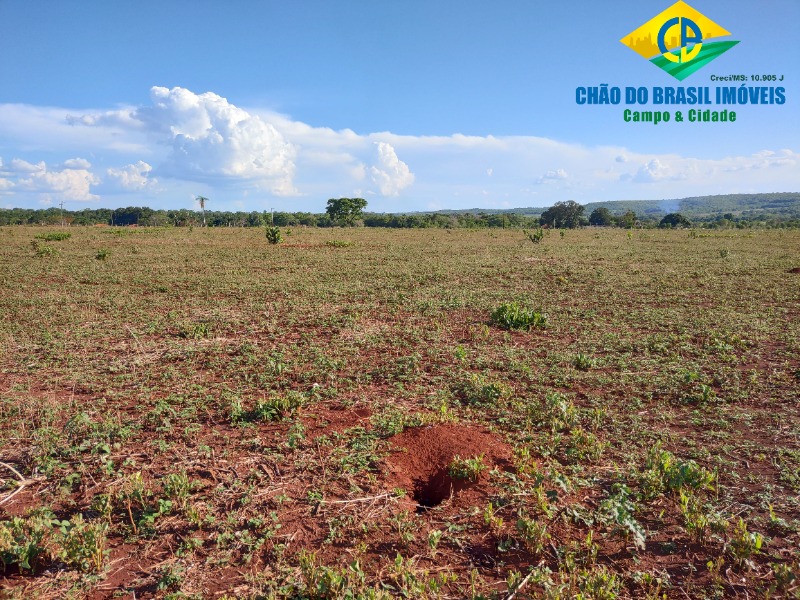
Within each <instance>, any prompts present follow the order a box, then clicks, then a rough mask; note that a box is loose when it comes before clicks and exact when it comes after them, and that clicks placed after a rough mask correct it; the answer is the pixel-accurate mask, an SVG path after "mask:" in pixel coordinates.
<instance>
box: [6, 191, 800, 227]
mask: <svg viewBox="0 0 800 600" xmlns="http://www.w3.org/2000/svg"><path fill="white" fill-rule="evenodd" d="M338 200H356V201H357V200H360V199H358V198H354V199H338ZM330 202H331V201H329V206H328V208H329V210H327V211H326V212H325V213H310V212H285V211H278V212H274V213H272V212H270V211H263V212H259V211H251V212H244V211H238V212H230V211H209V210H206V211H205V220H206V224H207V226H208V227H261V226H263V225H270V224H273V223H274V225H276V226H278V227H298V226H306V227H336V226H363V227H386V228H394V229H412V228H414V229H416V228H438V229H484V228H509V229H531V228H535V227H537V226H543V227H546V228H557V229H570V228H574V227H585V226H598V227H624V228H631V227H643V228H655V227H689V226H692V227H703V228H747V227H782V228H783V227H800V218H798V217H796V216H788V215H776V214H774V213H772V212H767V211H764V210H759V209H752V210H743V211H741V212H740V213H739V214H734V213H733V212H726V213H723V214H713V215H701V216H697V215H690V216H689V217H686V216H684V215H683V214H682V213H671V214H670V215H666V216H664V214H663V213H661V214H655V215H654V214H645V213H636V212H634V211H633V210H626V211H625V212H624V213H622V214H614V213H612V211H610V210H609V209H608V208H606V207H600V208H595V209H594V210H593V211H592V212H591V214H590V215H589V216H588V217H587V216H586V215H585V214H584V211H585V207H584V206H583V205H581V204H578V203H577V202H574V201H572V200H569V201H566V202H557V203H556V204H554V205H553V206H551V207H550V208H548V209H546V210H544V211H543V212H542V213H541V214H540V215H536V214H521V213H518V212H511V211H509V212H491V213H487V212H456V211H446V212H444V213H435V212H434V213H409V214H387V213H364V212H363V208H364V207H365V206H366V202H365V201H363V200H362V202H363V204H362V203H361V202H355V203H348V202H344V203H338V204H337V203H336V201H334V203H333V204H331V203H330ZM673 215H677V216H673ZM667 217H668V218H667ZM665 219H666V221H665ZM682 219H683V220H682ZM62 223H63V224H64V225H83V226H87V225H113V226H138V227H189V226H200V225H202V223H203V211H194V210H188V209H180V210H156V209H151V208H147V207H137V206H129V207H125V208H117V209H108V208H85V209H82V210H77V211H70V210H64V211H62V210H60V209H59V208H54V207H51V208H46V209H31V208H8V209H3V208H0V226H2V225H61V224H62Z"/></svg>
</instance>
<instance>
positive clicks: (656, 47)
mask: <svg viewBox="0 0 800 600" xmlns="http://www.w3.org/2000/svg"><path fill="white" fill-rule="evenodd" d="M730 34H731V33H730V31H727V30H725V29H724V28H722V27H720V26H719V25H717V24H716V23H714V21H712V20H711V19H709V18H708V17H706V16H705V15H703V14H702V13H700V12H699V11H697V10H695V9H694V8H692V7H691V6H689V5H688V4H686V2H683V0H680V1H679V2H676V3H675V4H673V5H672V6H670V7H669V8H668V9H667V10H665V11H664V12H662V13H661V14H659V15H658V16H656V17H653V18H652V19H650V20H649V21H648V22H647V23H645V24H644V25H642V26H641V27H639V28H638V29H634V30H633V31H631V32H630V33H629V34H628V35H626V36H625V37H624V38H622V39H621V40H620V42H622V43H623V44H625V45H626V46H627V47H628V48H630V49H631V50H633V51H634V52H636V53H637V54H640V55H641V56H643V57H644V58H646V59H647V60H649V61H650V62H651V63H653V64H654V65H655V66H657V67H659V68H660V69H663V70H664V71H666V72H667V73H669V74H670V75H672V76H673V77H675V78H676V79H678V80H680V81H683V80H684V79H686V78H687V77H689V75H691V74H692V73H694V72H695V71H697V70H698V69H700V68H701V67H704V66H705V65H707V64H708V63H710V62H711V61H712V60H714V59H715V58H717V57H718V56H720V55H721V54H723V53H724V52H727V51H728V50H730V49H731V48H733V47H734V46H735V45H736V44H738V43H739V42H738V41H733V40H728V41H719V40H717V39H716V38H721V37H725V36H729V35H730ZM711 40H713V41H711Z"/></svg>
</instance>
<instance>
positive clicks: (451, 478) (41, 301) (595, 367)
mask: <svg viewBox="0 0 800 600" xmlns="http://www.w3.org/2000/svg"><path fill="white" fill-rule="evenodd" d="M48 231H55V230H50V229H42V228H27V227H25V228H23V227H11V228H9V227H5V228H0V317H1V318H0V463H2V464H0V558H1V559H2V561H1V562H0V590H2V589H4V588H5V592H2V591H0V595H2V594H3V593H5V594H6V595H7V596H9V597H19V598H30V597H37V598H56V597H74V598H83V597H88V598H137V599H141V598H150V597H158V598H165V597H169V598H218V597H224V596H225V595H227V597H228V598H234V597H236V598H249V597H253V598H273V597H275V598H339V597H347V598H373V597H374V598H379V597H391V596H402V597H407V598H425V597H430V598H510V597H512V595H513V597H515V598H518V599H521V598H528V597H533V598H574V597H577V596H578V595H582V596H581V597H583V598H661V597H662V596H663V595H666V596H667V597H669V598H687V597H688V598H723V597H725V598H757V597H759V598H761V597H767V596H770V597H775V598H797V597H800V581H798V579H797V577H800V572H799V571H800V565H799V564H798V561H800V406H799V402H798V388H800V326H799V325H798V323H800V252H798V249H800V231H797V230H787V231H774V230H771V231H761V230H758V231H746V230H742V231H720V232H714V233H700V232H697V233H695V232H692V233H689V232H687V231H685V230H684V231H671V230H647V231H632V232H629V231H625V230H621V229H602V230H598V229H583V230H574V231H573V230H570V231H566V232H565V234H564V235H560V234H559V233H558V232H552V233H550V234H549V235H547V236H545V238H544V240H543V241H542V242H541V244H538V245H534V244H532V243H531V242H530V241H529V240H527V239H526V238H525V236H524V235H523V234H522V233H521V232H520V231H511V230H490V231H487V230H478V231H469V230H455V231H447V230H435V231H430V230H403V231H395V230H376V229H370V230H364V229H352V230H343V229H294V230H293V231H292V232H291V234H290V235H285V236H284V239H285V242H284V243H283V244H281V245H277V246H270V245H268V244H267V242H266V240H265V238H264V231H263V230H259V229H194V230H193V231H192V230H190V229H188V228H181V229H147V228H139V229H113V228H72V230H70V233H71V237H70V238H69V239H65V240H52V241H47V240H45V239H39V240H35V239H34V236H37V235H41V234H43V233H46V232H48ZM32 242H35V243H32ZM334 242H336V243H334ZM347 242H350V244H349V245H348V243H347ZM508 302H518V303H519V304H521V305H524V306H527V307H530V308H533V309H539V310H540V311H541V312H542V313H544V314H546V325H545V326H544V327H540V326H534V327H531V328H530V329H529V330H524V329H522V330H508V329H504V328H503V327H501V326H500V325H499V324H497V323H496V322H494V321H493V320H492V318H491V316H492V313H493V312H494V311H495V309H496V308H497V307H499V306H500V305H502V304H503V303H508ZM3 563H5V567H3Z"/></svg>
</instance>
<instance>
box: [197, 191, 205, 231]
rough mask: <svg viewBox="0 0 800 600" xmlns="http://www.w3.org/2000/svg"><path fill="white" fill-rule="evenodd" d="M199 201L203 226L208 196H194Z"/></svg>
mask: <svg viewBox="0 0 800 600" xmlns="http://www.w3.org/2000/svg"><path fill="white" fill-rule="evenodd" d="M195 200H197V201H198V202H199V203H200V210H202V211H203V227H205V226H206V202H208V198H206V197H205V196H198V197H197V198H195Z"/></svg>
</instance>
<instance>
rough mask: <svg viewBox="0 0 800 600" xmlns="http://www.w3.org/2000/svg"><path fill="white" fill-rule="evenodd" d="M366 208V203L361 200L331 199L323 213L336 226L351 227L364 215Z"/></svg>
mask: <svg viewBox="0 0 800 600" xmlns="http://www.w3.org/2000/svg"><path fill="white" fill-rule="evenodd" d="M366 207H367V201H366V200H364V199H363V198H331V199H330V200H328V207H327V208H326V209H325V212H326V213H328V216H329V217H330V218H331V221H333V222H334V223H336V224H337V225H341V226H345V225H347V226H349V227H352V226H353V225H354V224H355V222H356V219H360V218H361V217H362V216H363V215H364V209H365V208H366Z"/></svg>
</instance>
